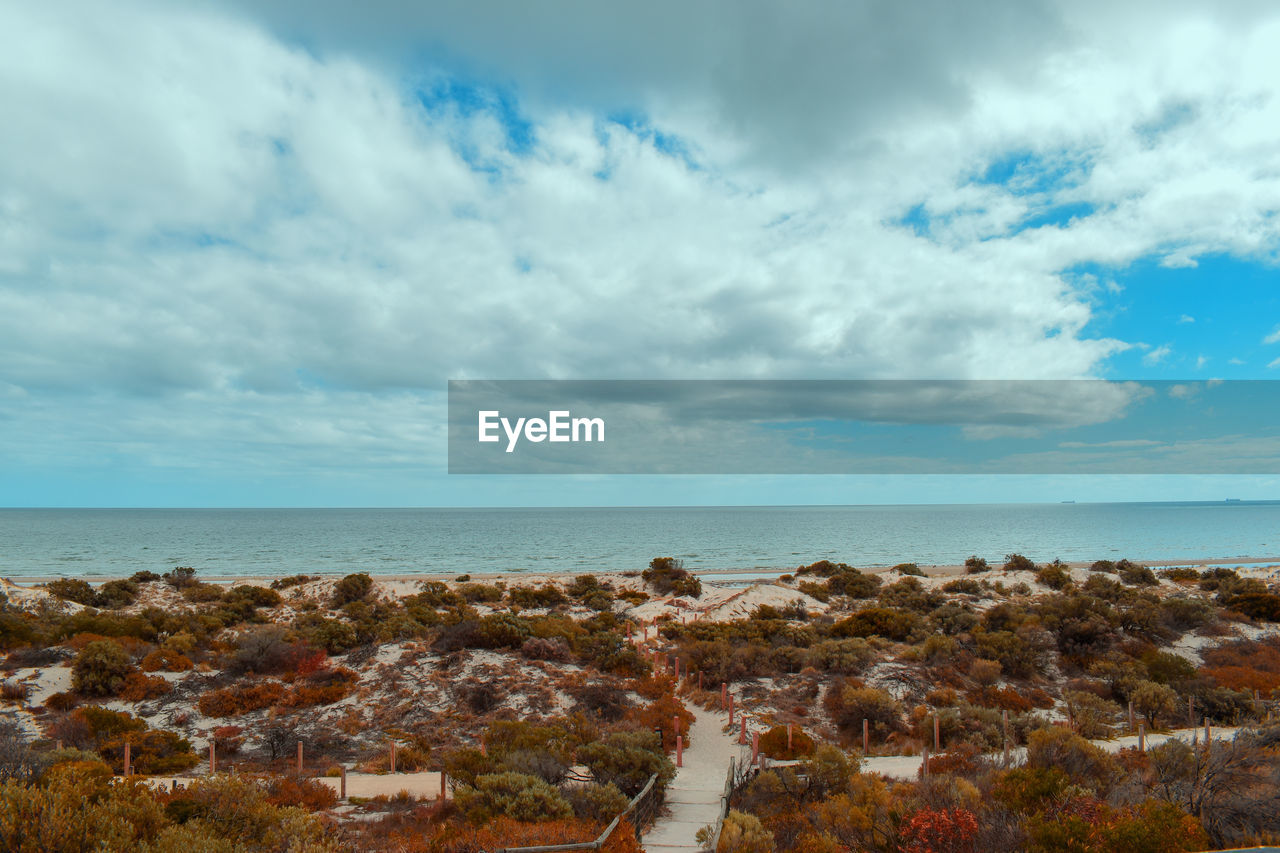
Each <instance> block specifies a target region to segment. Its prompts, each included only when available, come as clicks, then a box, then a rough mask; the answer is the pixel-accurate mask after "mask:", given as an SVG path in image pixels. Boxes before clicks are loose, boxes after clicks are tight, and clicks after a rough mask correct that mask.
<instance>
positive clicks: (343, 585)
mask: <svg viewBox="0 0 1280 853" xmlns="http://www.w3.org/2000/svg"><path fill="white" fill-rule="evenodd" d="M372 590H373V578H371V577H369V575H368V574H367V573H365V572H358V573H356V574H352V575H347V576H346V577H344V578H343V579H342V580H340V581H338V582H337V584H335V585H334V587H333V599H332V602H331V605H332V606H333V607H335V608H337V607H341V606H342V605H344V604H350V603H351V602H353V601H363V600H364V598H365V597H366V596H367V595H368V594H369V593H370V592H371V591H372Z"/></svg>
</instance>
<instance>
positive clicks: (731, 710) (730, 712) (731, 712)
mask: <svg viewBox="0 0 1280 853" xmlns="http://www.w3.org/2000/svg"><path fill="white" fill-rule="evenodd" d="M729 725H730V726H732V725H733V694H732V693H730V694H729Z"/></svg>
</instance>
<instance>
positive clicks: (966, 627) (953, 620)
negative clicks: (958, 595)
mask: <svg viewBox="0 0 1280 853" xmlns="http://www.w3.org/2000/svg"><path fill="white" fill-rule="evenodd" d="M929 621H930V622H931V623H932V624H933V626H934V628H936V629H937V630H938V631H941V632H942V633H943V634H946V635H947V636H951V637H954V636H956V635H957V634H964V633H967V632H969V631H971V630H973V628H974V626H976V625H977V624H978V623H979V622H980V621H981V619H980V618H979V616H978V614H976V613H974V612H973V608H971V607H970V606H969V605H967V604H962V603H960V602H956V601H948V602H947V603H946V604H944V605H942V606H941V607H939V608H937V609H936V610H934V611H933V612H932V613H930V614H929Z"/></svg>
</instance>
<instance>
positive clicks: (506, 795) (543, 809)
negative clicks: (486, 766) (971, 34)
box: [454, 771, 573, 824]
mask: <svg viewBox="0 0 1280 853" xmlns="http://www.w3.org/2000/svg"><path fill="white" fill-rule="evenodd" d="M454 802H455V803H456V804H457V806H458V809H459V811H461V812H462V813H463V815H465V816H466V818H467V819H468V820H470V821H471V822H473V823H477V824H479V823H487V822H489V821H490V820H492V819H493V818H495V817H499V816H505V817H509V818H512V819H513V820H521V821H530V822H532V821H542V820H560V819H562V818H568V817H573V807H572V806H570V805H569V803H568V801H567V800H565V798H564V796H563V795H562V794H561V793H560V792H559V791H558V790H556V789H555V788H554V787H552V786H551V785H548V784H547V783H546V782H544V781H542V780H541V779H539V778H538V777H536V776H529V775H527V774H525V773H513V772H510V771H508V772H505V773H490V774H486V775H483V776H477V777H476V781H475V785H474V786H472V785H466V784H462V785H459V786H458V787H457V788H456V789H455V791H454Z"/></svg>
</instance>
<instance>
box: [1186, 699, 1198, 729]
mask: <svg viewBox="0 0 1280 853" xmlns="http://www.w3.org/2000/svg"><path fill="white" fill-rule="evenodd" d="M1187 725H1188V726H1190V727H1191V728H1193V729H1194V728H1195V727H1196V700H1195V698H1194V697H1192V696H1188V697H1187Z"/></svg>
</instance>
